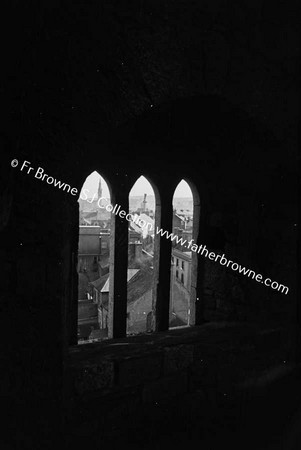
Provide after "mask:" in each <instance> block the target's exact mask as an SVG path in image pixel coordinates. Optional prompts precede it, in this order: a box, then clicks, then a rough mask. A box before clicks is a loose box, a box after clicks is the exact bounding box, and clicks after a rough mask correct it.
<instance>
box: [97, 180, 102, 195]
mask: <svg viewBox="0 0 301 450" xmlns="http://www.w3.org/2000/svg"><path fill="white" fill-rule="evenodd" d="M101 197H102V187H101V178H99V182H98V199H100V198H101Z"/></svg>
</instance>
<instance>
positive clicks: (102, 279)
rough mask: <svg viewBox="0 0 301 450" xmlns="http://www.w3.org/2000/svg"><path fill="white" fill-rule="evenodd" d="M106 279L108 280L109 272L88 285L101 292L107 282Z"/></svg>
mask: <svg viewBox="0 0 301 450" xmlns="http://www.w3.org/2000/svg"><path fill="white" fill-rule="evenodd" d="M108 278H109V272H108V273H106V274H105V275H103V276H101V277H100V278H98V279H97V280H95V281H91V282H90V285H91V286H93V287H95V288H96V289H97V290H98V291H101V290H102V288H103V287H104V285H105V283H106V281H107V280H108Z"/></svg>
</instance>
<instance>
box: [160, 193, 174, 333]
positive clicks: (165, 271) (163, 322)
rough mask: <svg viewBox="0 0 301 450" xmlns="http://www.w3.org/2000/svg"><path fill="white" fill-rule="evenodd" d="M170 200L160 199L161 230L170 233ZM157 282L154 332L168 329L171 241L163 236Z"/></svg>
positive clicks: (167, 197) (169, 198) (171, 213)
mask: <svg viewBox="0 0 301 450" xmlns="http://www.w3.org/2000/svg"><path fill="white" fill-rule="evenodd" d="M172 215H173V212H172V198H171V197H170V196H167V195H166V196H164V197H163V196H162V198H161V228H162V230H163V231H165V230H167V231H168V232H171V231H172ZM159 261H160V266H159V280H158V281H159V282H158V287H157V303H156V331H165V330H168V328H169V304H170V270H171V240H170V239H166V237H165V236H163V237H160V256H159Z"/></svg>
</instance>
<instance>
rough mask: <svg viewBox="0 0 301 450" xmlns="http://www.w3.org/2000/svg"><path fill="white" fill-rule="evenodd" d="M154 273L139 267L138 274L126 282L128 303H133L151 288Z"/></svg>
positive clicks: (148, 268)
mask: <svg viewBox="0 0 301 450" xmlns="http://www.w3.org/2000/svg"><path fill="white" fill-rule="evenodd" d="M153 278H154V271H153V269H151V268H150V267H147V266H146V267H141V269H140V270H139V273H138V274H137V275H136V276H135V277H133V278H132V279H131V280H130V281H129V282H128V289H127V292H128V301H127V302H128V303H132V302H135V301H136V300H138V299H139V298H141V297H142V296H143V295H144V294H145V293H146V292H147V291H149V290H150V289H152V287H153Z"/></svg>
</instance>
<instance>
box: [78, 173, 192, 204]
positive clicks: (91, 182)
mask: <svg viewBox="0 0 301 450" xmlns="http://www.w3.org/2000/svg"><path fill="white" fill-rule="evenodd" d="M99 179H101V186H102V195H103V197H105V198H110V193H109V189H108V185H107V183H106V182H105V180H104V178H103V177H102V176H100V175H99V173H97V172H93V173H91V175H89V176H88V177H87V178H86V181H85V182H84V185H83V189H88V190H89V192H88V197H89V198H91V197H93V195H94V193H97V191H98V183H99ZM143 194H147V195H154V191H153V189H152V186H151V184H150V183H149V181H147V179H146V178H145V177H143V176H141V177H140V178H138V180H137V181H136V183H135V184H134V186H133V187H132V190H131V192H130V195H133V196H142V195H143ZM174 196H175V197H177V198H185V197H186V198H187V197H191V196H192V193H191V190H190V187H189V186H188V184H187V182H186V181H184V180H182V181H180V183H179V184H178V186H177V188H176V190H175V194H174Z"/></svg>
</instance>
